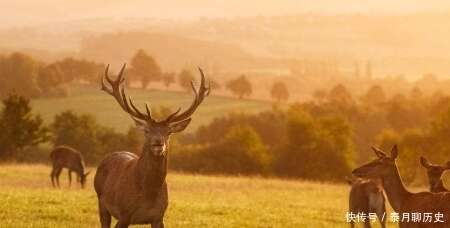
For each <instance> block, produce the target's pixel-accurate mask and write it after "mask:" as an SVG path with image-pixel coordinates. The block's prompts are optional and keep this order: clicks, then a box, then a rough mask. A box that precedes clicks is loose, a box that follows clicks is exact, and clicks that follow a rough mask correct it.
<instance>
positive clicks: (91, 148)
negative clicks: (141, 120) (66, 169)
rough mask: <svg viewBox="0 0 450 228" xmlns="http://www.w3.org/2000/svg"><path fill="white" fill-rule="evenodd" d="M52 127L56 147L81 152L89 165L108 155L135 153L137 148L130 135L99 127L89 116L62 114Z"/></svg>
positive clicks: (57, 117) (68, 112)
mask: <svg viewBox="0 0 450 228" xmlns="http://www.w3.org/2000/svg"><path fill="white" fill-rule="evenodd" d="M51 127H52V132H53V139H52V141H53V144H54V145H55V146H56V145H63V144H64V145H69V146H71V147H73V148H75V149H77V150H79V151H80V152H81V153H82V154H83V156H84V158H85V160H86V162H88V163H96V162H98V161H100V160H101V159H102V158H103V157H105V156H106V154H108V153H111V152H114V151H121V150H128V151H129V150H130V149H132V150H131V151H133V150H134V148H135V147H136V146H135V142H134V141H132V140H130V137H128V135H125V134H120V133H117V132H115V131H114V130H113V129H110V128H105V127H102V126H100V125H98V124H97V121H96V119H95V118H94V117H93V116H91V115H87V114H81V115H77V114H75V113H74V112H72V111H65V112H62V113H61V114H58V115H56V116H55V119H54V122H53V124H52V126H51ZM130 131H131V130H130Z"/></svg>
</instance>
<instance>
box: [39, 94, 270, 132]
mask: <svg viewBox="0 0 450 228" xmlns="http://www.w3.org/2000/svg"><path fill="white" fill-rule="evenodd" d="M128 94H129V95H130V96H131V97H132V98H133V100H134V101H135V103H136V105H138V107H141V108H142V109H143V108H144V102H147V103H148V104H149V105H150V107H155V108H159V107H160V106H165V107H168V108H170V109H171V110H176V109H177V108H178V107H181V108H184V109H185V108H188V107H189V105H190V104H191V102H192V99H193V94H192V93H187V92H168V91H159V90H144V89H130V90H129V92H128ZM31 105H32V107H33V111H34V112H36V113H39V114H41V115H42V117H43V119H44V120H45V122H46V123H51V122H52V121H53V117H54V116H55V114H58V113H60V112H63V111H66V110H73V111H74V112H77V113H89V114H92V115H94V116H95V117H96V118H97V120H98V122H99V123H100V124H102V125H104V126H107V127H112V128H114V129H116V130H118V131H121V132H124V131H127V130H128V129H129V127H130V126H131V125H132V124H133V122H132V120H131V119H130V117H129V116H128V115H127V114H126V113H125V112H123V111H122V110H121V108H120V107H119V105H118V104H117V103H116V101H115V100H114V98H112V97H111V96H110V95H108V94H106V93H105V92H103V91H101V90H100V88H99V87H94V86H75V87H73V88H71V89H70V95H69V96H67V97H63V98H40V99H33V100H32V101H31ZM271 107H272V105H271V104H270V103H268V102H263V101H255V100H243V99H242V100H239V99H233V98H227V97H218V96H213V95H211V96H210V97H208V98H207V99H205V101H204V103H203V104H202V105H201V106H200V107H199V108H198V110H197V111H196V113H195V116H194V117H193V121H192V123H191V125H190V126H189V128H188V129H187V130H188V131H192V130H195V129H197V128H198V127H199V126H201V125H204V124H207V123H209V122H210V121H211V120H212V119H214V118H215V117H218V116H223V115H226V114H227V113H231V112H245V113H256V112H261V111H264V110H267V109H270V108H271ZM143 110H144V109H143Z"/></svg>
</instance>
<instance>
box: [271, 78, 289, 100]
mask: <svg viewBox="0 0 450 228" xmlns="http://www.w3.org/2000/svg"><path fill="white" fill-rule="evenodd" d="M270 93H271V95H272V98H274V99H275V100H277V101H278V102H281V101H287V100H288V99H289V90H288V88H287V86H286V84H284V83H283V82H276V83H275V84H273V86H272V89H271V90H270Z"/></svg>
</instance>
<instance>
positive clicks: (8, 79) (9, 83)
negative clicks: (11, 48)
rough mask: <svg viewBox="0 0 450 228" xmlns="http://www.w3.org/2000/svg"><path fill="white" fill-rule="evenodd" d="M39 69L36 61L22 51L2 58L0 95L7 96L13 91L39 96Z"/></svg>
mask: <svg viewBox="0 0 450 228" xmlns="http://www.w3.org/2000/svg"><path fill="white" fill-rule="evenodd" d="M37 70H38V64H37V63H36V61H35V60H34V59H33V58H31V57H30V56H27V55H25V54H22V53H13V54H11V55H9V56H6V57H3V58H0V88H1V89H0V96H1V97H6V96H8V94H10V93H12V92H14V93H17V94H18V95H21V96H25V97H37V96H39V94H40V91H39V88H38V86H37V84H36V75H37Z"/></svg>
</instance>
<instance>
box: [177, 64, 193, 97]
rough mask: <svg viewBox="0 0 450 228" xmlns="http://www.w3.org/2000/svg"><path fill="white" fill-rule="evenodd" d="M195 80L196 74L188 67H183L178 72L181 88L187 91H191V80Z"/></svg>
mask: <svg viewBox="0 0 450 228" xmlns="http://www.w3.org/2000/svg"><path fill="white" fill-rule="evenodd" d="M194 80H195V77H194V75H193V74H192V72H191V71H189V70H187V69H183V70H182V71H181V72H180V73H179V74H178V83H179V84H180V86H181V88H183V89H184V90H186V91H188V92H189V91H191V82H192V81H194Z"/></svg>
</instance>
